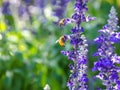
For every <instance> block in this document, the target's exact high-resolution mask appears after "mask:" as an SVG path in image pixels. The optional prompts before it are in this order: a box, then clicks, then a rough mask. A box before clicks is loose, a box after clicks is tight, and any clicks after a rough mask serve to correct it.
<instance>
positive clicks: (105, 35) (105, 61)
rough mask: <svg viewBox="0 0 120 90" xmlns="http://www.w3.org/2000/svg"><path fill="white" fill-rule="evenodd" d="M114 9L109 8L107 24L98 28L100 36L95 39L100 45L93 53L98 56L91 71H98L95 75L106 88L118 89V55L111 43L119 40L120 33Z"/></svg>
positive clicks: (119, 60)
mask: <svg viewBox="0 0 120 90" xmlns="http://www.w3.org/2000/svg"><path fill="white" fill-rule="evenodd" d="M116 14H117V13H116V10H115V8H114V7H112V8H111V10H110V14H109V19H108V24H106V25H105V26H104V27H103V29H102V30H99V32H100V36H99V37H98V38H96V39H95V42H97V43H98V44H99V45H100V47H99V49H98V52H97V53H95V55H97V56H100V58H99V59H98V61H96V62H95V63H94V67H93V71H99V74H98V75H96V77H97V78H99V79H100V80H101V81H102V84H103V85H105V86H106V90H120V80H119V79H120V77H119V75H118V73H119V72H120V67H118V66H117V65H116V64H120V56H117V54H115V52H114V49H115V47H114V46H113V44H114V43H115V42H116V41H119V40H120V33H119V32H116V31H117V30H118V28H119V27H118V26H117V24H118V18H117V16H116Z"/></svg>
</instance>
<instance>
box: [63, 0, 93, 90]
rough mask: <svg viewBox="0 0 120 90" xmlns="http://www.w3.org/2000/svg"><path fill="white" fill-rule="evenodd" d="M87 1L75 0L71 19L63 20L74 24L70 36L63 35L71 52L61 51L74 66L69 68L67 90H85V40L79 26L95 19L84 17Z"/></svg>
mask: <svg viewBox="0 0 120 90" xmlns="http://www.w3.org/2000/svg"><path fill="white" fill-rule="evenodd" d="M87 2H88V0H76V2H75V5H74V11H75V13H74V14H73V15H72V17H71V18H65V19H64V24H63V25H65V24H67V23H75V27H73V28H72V29H71V34H70V35H64V37H65V41H67V40H70V44H71V45H72V46H73V49H72V50H66V51H64V50H63V51H61V53H62V54H64V55H66V56H67V57H68V59H69V60H72V61H73V63H74V64H70V65H69V68H70V71H71V74H70V76H69V80H68V83H67V86H68V88H69V90H87V89H88V85H87V83H88V78H87V74H86V73H87V53H88V50H87V46H88V44H87V40H86V37H85V36H84V34H83V32H84V28H83V27H82V26H80V24H81V23H82V22H88V21H91V20H94V19H95V17H91V16H90V15H88V16H85V12H87V11H88V8H87V7H86V3H87Z"/></svg>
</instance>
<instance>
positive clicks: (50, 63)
mask: <svg viewBox="0 0 120 90" xmlns="http://www.w3.org/2000/svg"><path fill="white" fill-rule="evenodd" d="M29 1H30V2H29ZM35 1H37V0H0V90H43V88H44V86H45V85H46V84H49V86H50V87H51V90H68V88H67V87H66V82H67V80H68V78H69V74H70V72H69V68H68V64H69V63H71V62H70V61H68V59H67V57H65V56H63V55H62V54H61V53H60V51H61V50H63V49H64V50H65V49H68V48H69V46H70V45H69V43H66V46H65V47H61V46H60V45H58V44H57V43H56V40H57V39H58V38H59V37H60V36H61V35H64V34H69V33H70V32H69V31H70V29H71V28H72V26H73V25H67V26H65V27H59V26H58V25H57V21H56V20H57V19H56V16H54V15H53V14H52V13H53V10H54V9H55V8H56V6H54V5H52V4H51V2H52V1H51V0H42V1H45V3H44V5H43V6H42V7H39V5H37V4H34V2H35ZM74 1H75V0H71V1H70V2H69V3H68V5H67V7H66V9H64V10H65V11H64V15H63V16H62V17H63V18H64V17H71V15H72V14H73V12H74V10H73V6H74ZM8 2H9V4H8ZM6 3H7V4H6ZM87 5H88V8H89V11H88V13H89V14H91V16H95V17H96V18H97V19H96V20H95V21H91V22H88V23H82V26H83V27H84V28H85V35H86V37H87V38H88V43H89V47H88V49H89V54H88V66H89V68H88V77H89V90H96V87H98V86H101V82H100V80H94V79H93V76H94V75H95V74H97V72H91V68H92V67H93V62H94V61H96V60H97V58H96V57H93V56H92V54H93V53H94V52H95V51H96V50H97V49H96V45H95V43H94V42H93V39H94V38H95V37H97V36H98V35H99V34H98V32H97V31H98V30H99V29H101V28H102V26H103V25H104V24H106V23H107V19H108V14H109V11H110V8H111V6H114V7H115V8H116V11H117V13H118V14H117V15H118V18H119V20H120V0H89V3H88V4H87ZM21 13H22V14H21ZM61 13H63V12H61ZM88 13H87V14H88ZM62 17H60V18H62ZM119 25H120V22H119ZM115 46H116V53H117V54H118V55H120V49H119V48H120V45H119V44H116V45H115ZM101 87H103V86H101Z"/></svg>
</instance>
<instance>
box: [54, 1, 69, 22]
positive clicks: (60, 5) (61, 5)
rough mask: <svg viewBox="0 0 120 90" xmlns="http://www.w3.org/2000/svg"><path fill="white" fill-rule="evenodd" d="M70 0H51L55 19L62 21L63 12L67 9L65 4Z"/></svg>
mask: <svg viewBox="0 0 120 90" xmlns="http://www.w3.org/2000/svg"><path fill="white" fill-rule="evenodd" d="M69 1H70V0H52V5H53V16H55V17H57V18H58V20H57V22H58V21H59V19H62V18H63V17H64V14H65V10H66V7H67V4H68V2H69Z"/></svg>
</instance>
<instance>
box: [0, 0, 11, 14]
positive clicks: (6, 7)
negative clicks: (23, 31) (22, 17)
mask: <svg viewBox="0 0 120 90" xmlns="http://www.w3.org/2000/svg"><path fill="white" fill-rule="evenodd" d="M9 6H10V2H9V1H4V2H3V4H2V13H3V14H5V15H10V14H11V11H10V8H9Z"/></svg>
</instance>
